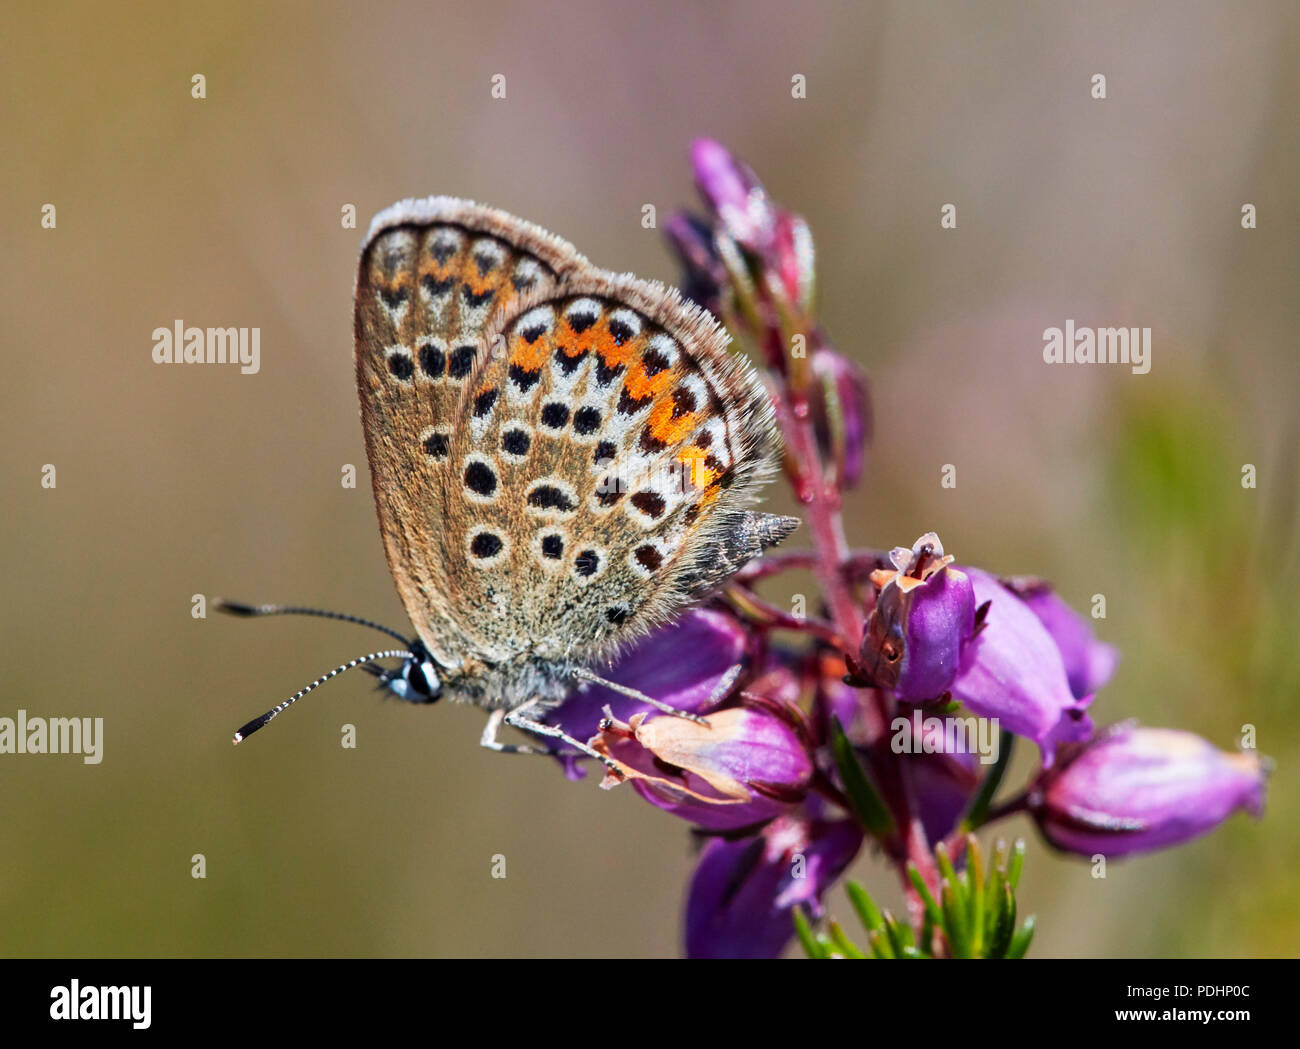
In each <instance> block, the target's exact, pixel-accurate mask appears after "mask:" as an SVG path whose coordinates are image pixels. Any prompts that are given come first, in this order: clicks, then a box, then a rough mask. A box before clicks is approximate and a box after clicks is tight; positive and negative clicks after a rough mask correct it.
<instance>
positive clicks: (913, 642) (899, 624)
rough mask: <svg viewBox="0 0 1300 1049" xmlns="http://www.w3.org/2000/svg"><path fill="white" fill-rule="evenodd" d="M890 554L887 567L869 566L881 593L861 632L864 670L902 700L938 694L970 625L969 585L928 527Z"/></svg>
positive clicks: (954, 665)
mask: <svg viewBox="0 0 1300 1049" xmlns="http://www.w3.org/2000/svg"><path fill="white" fill-rule="evenodd" d="M889 558H890V560H891V561H892V562H893V563H894V570H893V571H891V570H889V569H878V570H876V571H875V572H872V573H871V581H872V582H873V583H874V584H875V585H876V586H877V587H879V588H880V593H879V596H878V597H877V598H876V607H875V610H874V611H873V612H872V613H871V617H870V619H868V621H867V629H866V632H865V634H864V636H863V638H862V646H861V649H860V652H859V659H860V661H861V665H862V669H863V670H864V671H865V673H866V674H867V675H868V676H869V677H870V678H871V680H872V681H873V682H874V684H875V685H876V687H878V688H886V689H890V690H891V691H892V692H893V693H894V695H895V696H897V698H899V699H901V700H904V701H905V702H916V703H919V702H925V701H927V700H932V699H937V698H938V697H939V696H941V695H943V693H945V692H947V691H948V690H949V689H950V688H951V687H952V684H953V679H954V678H955V677H956V675H957V672H958V669H959V667H960V661H961V654H962V647H963V645H964V644H965V643H966V642H967V641H968V640H969V638H970V636H971V634H972V633H973V632H974V629H975V592H974V589H973V588H972V586H971V581H970V579H969V577H968V576H967V575H966V573H965V572H964V571H963V570H961V569H959V568H956V567H953V566H952V557H951V556H950V555H945V554H944V552H943V544H942V543H941V542H939V537H938V536H937V535H935V534H934V533H933V532H927V533H926V534H925V535H923V536H921V538H920V539H918V540H917V541H916V543H915V544H914V545H913V547H912V549H911V550H908V549H907V548H906V547H896V548H895V549H894V550H893V552H892V553H891V554H890V555H889Z"/></svg>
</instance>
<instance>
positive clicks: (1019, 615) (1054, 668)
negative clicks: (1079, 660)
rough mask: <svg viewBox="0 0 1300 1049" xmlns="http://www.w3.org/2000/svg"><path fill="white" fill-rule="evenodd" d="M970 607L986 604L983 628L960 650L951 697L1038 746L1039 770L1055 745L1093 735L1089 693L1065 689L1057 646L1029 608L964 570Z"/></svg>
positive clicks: (986, 578)
mask: <svg viewBox="0 0 1300 1049" xmlns="http://www.w3.org/2000/svg"><path fill="white" fill-rule="evenodd" d="M964 571H965V572H966V574H967V575H968V576H969V577H970V580H971V583H972V585H973V587H974V590H975V604H976V607H979V606H982V605H984V604H985V603H986V602H987V603H988V605H989V607H988V611H987V615H986V616H985V619H984V623H983V628H982V629H981V630H980V631H979V632H978V633H977V634H976V635H975V637H974V638H973V639H972V640H971V641H969V642H968V643H967V644H966V645H965V646H964V647H963V649H962V656H961V669H960V671H959V672H958V674H957V677H956V679H955V680H954V681H953V684H952V694H953V697H954V698H956V699H958V700H960V701H961V702H962V703H963V704H964V705H965V706H966V707H967V708H968V709H969V710H970V711H971V712H972V713H973V714H978V715H979V716H980V717H984V718H995V719H997V721H998V722H999V723H1000V724H1001V726H1002V727H1003V728H1005V729H1006V730H1007V731H1009V732H1014V733H1015V734H1016V735H1018V736H1025V737H1026V738H1028V739H1032V740H1033V741H1034V742H1035V743H1037V744H1038V746H1039V749H1040V750H1041V751H1042V755H1043V767H1044V768H1048V767H1050V766H1051V764H1052V761H1053V758H1054V755H1055V752H1056V746H1057V745H1058V744H1060V743H1069V742H1080V741H1082V740H1086V739H1088V738H1089V737H1090V736H1091V735H1092V720H1091V719H1090V718H1089V717H1088V713H1087V706H1088V704H1089V703H1090V702H1091V701H1092V696H1091V695H1088V696H1083V697H1076V696H1075V695H1074V693H1073V692H1072V691H1071V690H1070V682H1069V680H1068V679H1067V677H1066V673H1065V663H1064V661H1063V660H1062V658H1061V650H1060V649H1059V648H1057V647H1056V642H1055V640H1054V639H1053V638H1052V635H1051V634H1050V633H1048V630H1047V627H1045V626H1044V625H1043V623H1042V620H1040V619H1039V618H1038V616H1036V615H1035V614H1034V612H1033V611H1032V610H1031V609H1030V607H1029V606H1028V605H1026V604H1025V602H1024V601H1022V600H1020V598H1018V597H1016V595H1015V594H1013V593H1012V592H1011V591H1010V590H1008V589H1007V588H1006V587H1004V586H1003V585H1002V584H1001V583H999V582H998V581H997V580H996V579H995V578H993V576H991V575H989V574H988V573H987V572H983V571H981V570H980V569H978V568H966V569H964Z"/></svg>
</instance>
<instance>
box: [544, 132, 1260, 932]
mask: <svg viewBox="0 0 1300 1049" xmlns="http://www.w3.org/2000/svg"><path fill="white" fill-rule="evenodd" d="M692 160H693V163H694V171H695V179H696V183H697V186H698V188H699V190H700V193H701V196H702V199H703V202H704V210H703V212H702V213H690V212H681V213H678V214H675V215H673V216H672V217H671V218H670V219H669V220H668V221H667V222H666V223H665V231H666V233H667V236H668V239H669V243H670V245H671V247H672V249H673V251H674V252H675V254H676V255H677V257H678V259H679V261H680V263H681V268H682V279H681V282H680V284H681V287H682V288H683V289H684V291H685V292H686V294H687V295H688V296H689V297H690V298H692V299H693V300H694V301H696V302H697V303H699V304H700V305H702V306H704V307H705V308H707V309H709V310H710V311H712V312H713V313H714V314H715V315H716V316H717V317H718V318H719V319H720V320H721V321H722V322H723V323H724V324H725V325H726V327H727V329H728V330H729V331H730V333H731V335H732V337H733V340H734V343H735V345H736V346H737V347H739V348H740V349H742V350H744V351H745V352H747V354H748V355H749V357H750V358H751V359H752V360H754V361H756V362H758V363H759V364H760V366H761V368H762V371H763V377H764V380H765V383H766V385H767V388H768V390H769V392H770V395H771V398H772V402H773V405H774V407H775V409H776V416H777V420H778V424H779V426H780V429H781V433H782V436H783V439H784V446H785V457H784V472H785V477H786V480H787V482H788V483H789V485H790V487H791V489H792V491H793V494H794V498H795V501H796V502H797V504H798V505H799V507H800V508H801V514H802V519H803V522H804V524H805V526H806V535H807V538H808V541H809V542H810V543H811V550H808V551H791V550H787V551H782V552H770V553H769V554H767V555H766V556H764V557H762V558H761V559H759V560H757V561H755V562H752V563H751V564H749V565H748V566H746V567H745V568H744V569H742V570H741V571H740V572H739V573H738V574H737V575H736V576H735V577H734V578H733V579H732V581H731V582H730V583H729V584H728V585H727V587H726V588H725V589H724V590H723V591H722V592H721V593H720V594H719V595H718V596H717V597H716V598H715V599H713V600H712V601H711V602H710V603H709V604H708V605H706V606H705V607H702V608H697V609H695V610H693V611H691V612H689V613H688V614H687V615H686V616H684V617H683V618H681V619H679V620H678V621H677V622H676V623H674V624H673V625H671V626H669V627H667V628H665V629H663V630H660V631H658V632H657V633H655V634H653V635H651V636H650V637H648V638H647V639H645V640H644V641H642V642H641V643H639V644H638V645H637V646H635V647H634V648H633V649H631V650H629V651H628V652H627V653H625V654H624V656H623V657H622V658H621V659H620V661H619V663H618V665H617V667H616V668H615V669H614V670H613V671H612V672H611V673H610V675H609V676H610V677H611V678H612V679H615V680H617V681H619V682H620V683H621V684H622V685H623V686H625V687H628V688H630V689H633V690H638V691H640V692H642V693H645V694H647V695H649V696H653V697H655V698H656V699H657V700H659V701H660V702H661V703H663V704H666V705H668V706H670V707H672V708H675V709H676V710H679V711H685V712H688V713H693V714H696V715H700V716H701V718H702V719H703V721H702V722H701V721H696V720H689V719H686V718H680V717H672V716H665V715H663V714H661V713H660V711H658V710H656V709H655V708H653V707H651V706H649V705H648V704H646V703H644V702H642V701H639V700H637V699H636V697H635V696H634V695H630V694H626V693H623V692H619V691H614V690H612V689H608V688H604V687H593V688H589V689H587V690H586V691H584V692H580V693H577V694H575V695H574V696H573V697H572V698H571V699H569V700H568V701H567V702H566V703H565V704H564V705H563V706H562V707H560V708H559V710H558V711H556V712H555V714H554V715H553V716H552V721H553V722H555V723H557V724H560V725H562V726H563V727H564V729H565V731H566V732H567V733H569V734H571V735H573V736H575V737H577V738H579V739H589V740H590V744H591V746H592V747H593V748H594V749H595V750H596V751H598V752H599V753H600V754H601V755H603V756H605V757H607V758H608V759H609V761H610V763H611V765H612V766H613V767H612V768H610V769H607V771H606V775H605V779H604V785H605V786H609V787H612V786H615V785H617V784H619V783H623V782H628V783H630V784H631V788H632V789H633V790H635V791H636V792H637V793H638V794H639V795H640V796H641V797H642V798H644V799H645V800H646V801H648V802H649V803H650V804H652V805H654V806H655V807H657V808H660V809H662V810H664V811H665V812H668V813H670V814H672V815H674V816H676V817H678V818H681V819H683V820H685V821H687V822H688V823H689V824H690V825H691V828H692V830H693V833H694V834H695V835H696V836H697V837H698V838H699V839H700V840H701V843H702V847H701V849H700V851H699V858H698V863H697V866H696V869H695V873H694V876H693V878H692V880H691V883H690V885H689V887H688V891H687V896H686V906H685V946H686V951H687V953H688V955H690V956H692V957H768V956H775V955H777V954H779V953H780V952H781V951H782V950H783V949H784V948H785V946H786V945H787V944H788V943H789V941H790V940H791V939H792V938H793V937H795V936H796V935H797V936H798V938H799V940H800V942H801V943H802V945H803V948H804V950H805V952H806V953H807V954H808V955H809V956H811V957H835V956H839V957H880V958H892V957H1022V956H1024V954H1025V952H1026V951H1027V950H1028V948H1029V946H1030V941H1031V938H1032V935H1033V929H1034V923H1033V919H1032V917H1031V918H1028V919H1025V920H1023V921H1022V920H1021V919H1020V918H1019V917H1018V915H1017V904H1016V898H1015V892H1016V887H1017V884H1018V882H1019V878H1020V872H1021V869H1022V867H1023V863H1024V844H1023V842H1016V843H1014V844H1013V845H1008V844H1007V843H1005V842H998V843H997V844H996V846H995V847H994V848H993V849H992V851H991V852H987V853H986V851H985V848H984V847H983V846H981V844H980V841H979V838H978V836H977V833H976V832H979V831H984V830H985V829H986V828H989V827H991V826H992V825H994V824H996V823H997V822H998V821H999V820H1002V819H1004V818H1006V817H1008V816H1011V815H1013V814H1016V813H1027V814H1029V815H1030V817H1031V818H1032V819H1033V821H1034V823H1035V825H1036V826H1037V828H1038V830H1039V831H1040V832H1041V834H1042V836H1043V837H1044V839H1045V840H1046V841H1047V842H1048V843H1050V844H1051V845H1052V846H1053V847H1055V848H1056V849H1057V850H1059V851H1060V852H1061V853H1063V854H1066V855H1074V856H1081V857H1088V858H1092V859H1094V860H1095V859H1096V858H1097V857H1106V858H1118V857H1122V856H1127V855H1129V854H1132V853H1138V852H1142V851H1146V850H1151V849H1159V848H1167V847H1170V846H1173V845H1177V844H1180V843H1182V842H1186V841H1189V840H1191V839H1192V838H1195V837H1197V836H1199V835H1202V834H1205V833H1207V832H1209V831H1210V830H1212V829H1213V828H1214V827H1216V826H1217V825H1218V824H1219V823H1221V822H1222V821H1223V820H1225V819H1226V818H1227V817H1228V816H1230V815H1231V814H1232V813H1233V812H1235V811H1237V810H1238V809H1244V810H1246V811H1247V812H1250V813H1251V814H1253V815H1256V816H1258V815H1259V814H1260V813H1261V811H1262V807H1263V802H1264V793H1265V773H1266V764H1267V763H1266V762H1265V761H1264V760H1263V759H1261V758H1260V757H1259V756H1258V755H1257V754H1256V753H1254V752H1253V751H1241V752H1236V753H1228V752H1224V751H1222V750H1220V749H1218V748H1217V747H1215V746H1213V745H1212V744H1210V743H1208V742H1206V741H1205V740H1202V739H1200V738H1199V737H1197V736H1194V735H1192V734H1191V733H1187V732H1182V731H1178V730H1175V729H1162V728H1149V727H1144V726H1139V725H1137V724H1135V723H1133V722H1131V721H1123V720H1112V722H1111V723H1110V724H1109V725H1107V726H1105V727H1101V728H1098V727H1097V726H1096V725H1095V724H1094V720H1093V714H1092V710H1093V707H1094V699H1095V697H1096V695H1097V694H1098V692H1099V691H1100V690H1101V689H1102V688H1104V687H1105V685H1106V684H1107V682H1108V681H1109V680H1110V678H1111V676H1112V675H1113V673H1114V671H1115V668H1116V664H1117V661H1118V653H1117V651H1116V650H1115V648H1113V647H1112V646H1111V645H1109V644H1106V643H1104V642H1102V641H1100V640H1098V639H1097V638H1096V637H1095V636H1094V632H1093V629H1092V627H1091V624H1090V623H1089V621H1088V620H1087V619H1085V618H1084V617H1083V616H1081V615H1079V614H1078V613H1077V612H1075V611H1074V610H1073V609H1071V608H1070V607H1069V605H1067V604H1066V603H1065V602H1064V601H1063V600H1062V599H1061V598H1060V597H1059V596H1058V595H1057V594H1056V593H1055V592H1054V590H1053V588H1052V586H1051V584H1050V583H1048V582H1046V581H1044V580H1042V579H1038V578H1034V577H1028V576H1014V577H1008V576H1002V575H999V574H997V573H994V572H992V571H989V570H987V569H985V568H981V567H978V566H975V565H970V564H966V563H964V562H959V561H958V560H957V558H956V556H955V555H954V554H952V553H948V552H947V551H945V548H944V545H943V543H942V542H941V540H940V538H939V536H938V534H937V533H936V532H928V533H926V534H925V535H922V536H920V537H918V538H916V539H915V541H913V542H911V543H909V544H908V545H899V546H894V547H892V548H889V549H873V548H859V547H853V546H850V545H849V543H848V541H847V539H846V536H845V531H844V522H843V520H842V516H841V501H842V498H843V496H844V493H845V492H847V491H848V490H850V489H851V488H853V487H854V486H855V485H857V484H858V483H859V482H860V481H861V479H862V477H863V470H864V465H865V461H866V454H867V448H868V444H869V442H870V441H871V438H872V433H871V431H872V421H871V407H870V391H869V385H868V381H867V377H866V375H865V374H864V372H863V370H862V369H861V367H859V365H857V364H856V363H855V362H854V361H852V360H851V359H850V358H849V357H847V356H846V355H844V354H843V353H841V352H839V351H838V350H837V349H836V348H835V345H834V344H833V343H832V341H831V339H830V337H829V335H828V333H827V332H826V331H825V330H824V329H823V327H822V325H821V324H820V323H819V321H818V317H817V312H816V306H815V288H816V264H815V251H814V244H813V237H812V233H811V231H810V229H809V227H808V224H807V223H806V222H805V221H804V220H803V219H802V218H801V217H800V216H798V215H797V214H795V213H793V212H791V211H790V210H788V209H786V208H785V207H783V206H781V205H780V204H778V203H777V202H775V201H774V200H773V199H772V198H771V197H770V196H769V194H768V193H767V191H766V190H765V189H764V187H763V185H762V183H761V182H760V181H759V180H758V178H757V177H756V176H755V175H754V173H753V172H752V171H751V170H750V169H749V168H748V167H747V166H746V165H744V164H743V163H742V162H740V161H739V160H737V159H736V158H735V157H734V156H732V154H730V153H729V152H728V151H727V150H726V149H725V148H724V147H722V146H721V145H719V144H718V143H716V142H712V141H708V140H700V141H697V142H696V143H695V144H694V146H693V149H692ZM912 392H915V391H912ZM884 440H887V435H886V436H885V438H884ZM1015 567H1016V568H1017V569H1021V568H1023V567H1024V566H1015ZM792 570H806V571H809V570H810V571H811V572H812V573H813V575H814V576H815V578H816V580H817V583H818V585H819V588H820V592H819V594H818V595H817V598H816V600H815V601H813V602H812V603H811V604H810V606H809V607H803V602H796V607H794V608H792V609H791V610H789V611H787V610H786V609H785V608H783V607H780V606H779V605H777V604H775V603H773V602H771V601H769V600H767V599H765V598H764V597H763V596H762V595H761V594H760V589H761V584H762V583H763V581H764V580H767V579H770V578H772V577H775V576H777V575H779V574H781V573H784V572H787V571H792ZM1021 741H1022V742H1023V744H1029V745H1033V746H1034V747H1036V748H1037V752H1038V758H1039V761H1038V766H1037V769H1036V770H1035V771H1034V772H1033V773H1032V774H1031V775H1030V777H1029V779H1028V781H1027V782H1025V783H1023V784H1022V785H1020V786H1019V787H1018V788H1016V789H1013V790H1007V789H1004V787H1005V784H1004V782H1003V780H1004V775H1005V773H1006V771H1007V769H1008V766H1009V762H1010V757H1011V754H1012V751H1013V748H1014V747H1015V746H1016V745H1017V744H1018V743H1019V742H1021ZM563 760H564V762H565V765H566V769H567V771H568V773H569V775H570V776H571V777H574V778H577V777H580V776H582V775H584V774H585V767H584V765H583V764H582V763H581V762H580V760H578V759H575V758H573V757H566V758H564V759H563ZM869 846H870V847H873V848H875V849H878V850H879V852H880V853H881V854H882V855H883V856H884V857H886V858H887V859H888V860H889V862H890V863H891V864H892V865H893V866H894V868H895V869H896V870H897V874H898V878H899V880H900V882H901V884H902V886H903V889H904V892H905V894H906V899H907V912H906V914H903V915H901V916H894V915H892V914H890V913H889V912H888V911H886V910H882V909H881V908H880V907H879V906H878V905H877V904H876V903H875V901H874V900H873V899H872V897H871V895H870V894H869V893H868V891H867V890H866V889H865V888H863V887H862V886H861V885H858V884H856V883H852V882H850V883H849V884H848V885H847V892H848V894H849V899H850V902H851V904H852V907H853V909H854V911H855V912H856V914H857V917H858V919H859V920H860V922H861V924H862V926H863V929H862V931H861V933H860V934H857V936H856V942H855V938H854V936H851V935H850V934H849V933H848V932H847V931H846V930H845V928H844V927H843V926H842V925H841V924H840V923H839V922H837V921H835V920H833V919H831V918H829V917H828V916H827V915H826V914H825V913H824V905H823V899H824V897H825V894H826V892H827V890H828V889H829V888H830V887H831V886H832V885H834V884H835V883H836V882H837V880H839V879H840V878H841V877H842V876H843V874H844V872H845V871H846V869H847V868H848V867H849V866H850V864H851V863H852V862H853V860H854V859H855V858H856V857H857V856H858V854H859V853H860V852H861V851H862V850H863V849H864V848H866V847H869Z"/></svg>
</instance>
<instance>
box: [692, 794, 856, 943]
mask: <svg viewBox="0 0 1300 1049" xmlns="http://www.w3.org/2000/svg"><path fill="white" fill-rule="evenodd" d="M862 840H863V839H862V831H861V830H860V829H859V828H858V826H857V825H856V824H855V823H854V822H853V821H851V820H809V819H805V818H804V817H802V816H799V815H790V816H786V817H782V818H781V819H778V820H776V821H774V822H772V823H770V824H768V826H766V827H765V828H763V831H762V832H761V833H760V834H758V835H756V836H755V837H750V838H742V839H741V840H739V841H727V840H724V839H722V838H713V839H710V840H709V842H708V843H707V844H706V845H705V846H704V850H703V852H702V853H701V855H700V862H699V865H698V866H697V867H696V869H695V876H694V877H693V878H692V879H691V885H690V889H689V890H688V893H687V898H686V954H687V957H690V958H775V957H777V956H778V955H779V954H780V953H781V951H782V949H783V948H784V947H785V945H786V944H787V943H788V942H789V941H790V939H791V937H792V936H793V935H794V919H793V917H792V913H791V912H792V911H793V910H794V908H795V906H796V905H802V906H803V907H804V908H805V909H806V910H808V911H809V912H810V913H811V914H812V915H813V916H814V917H819V916H820V915H821V913H822V905H821V900H822V896H823V894H824V893H825V892H826V890H827V889H828V888H830V886H831V885H832V884H833V883H834V882H835V880H836V879H837V878H839V876H840V875H841V874H842V873H843V872H844V871H845V869H846V868H847V867H848V866H849V864H850V863H852V862H853V858H854V857H855V856H856V855H857V854H858V850H859V849H860V848H861V847H862Z"/></svg>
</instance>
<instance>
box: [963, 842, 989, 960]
mask: <svg viewBox="0 0 1300 1049" xmlns="http://www.w3.org/2000/svg"><path fill="white" fill-rule="evenodd" d="M966 856H967V864H966V866H967V870H969V871H970V927H971V941H972V944H971V946H972V947H973V948H974V951H975V956H976V957H977V958H978V957H980V956H981V951H982V949H983V947H984V943H985V941H986V940H987V937H986V936H985V935H984V853H983V851H982V850H981V849H980V843H979V842H978V841H977V840H976V838H975V835H974V834H972V835H970V836H969V837H968V838H967V839H966Z"/></svg>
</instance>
